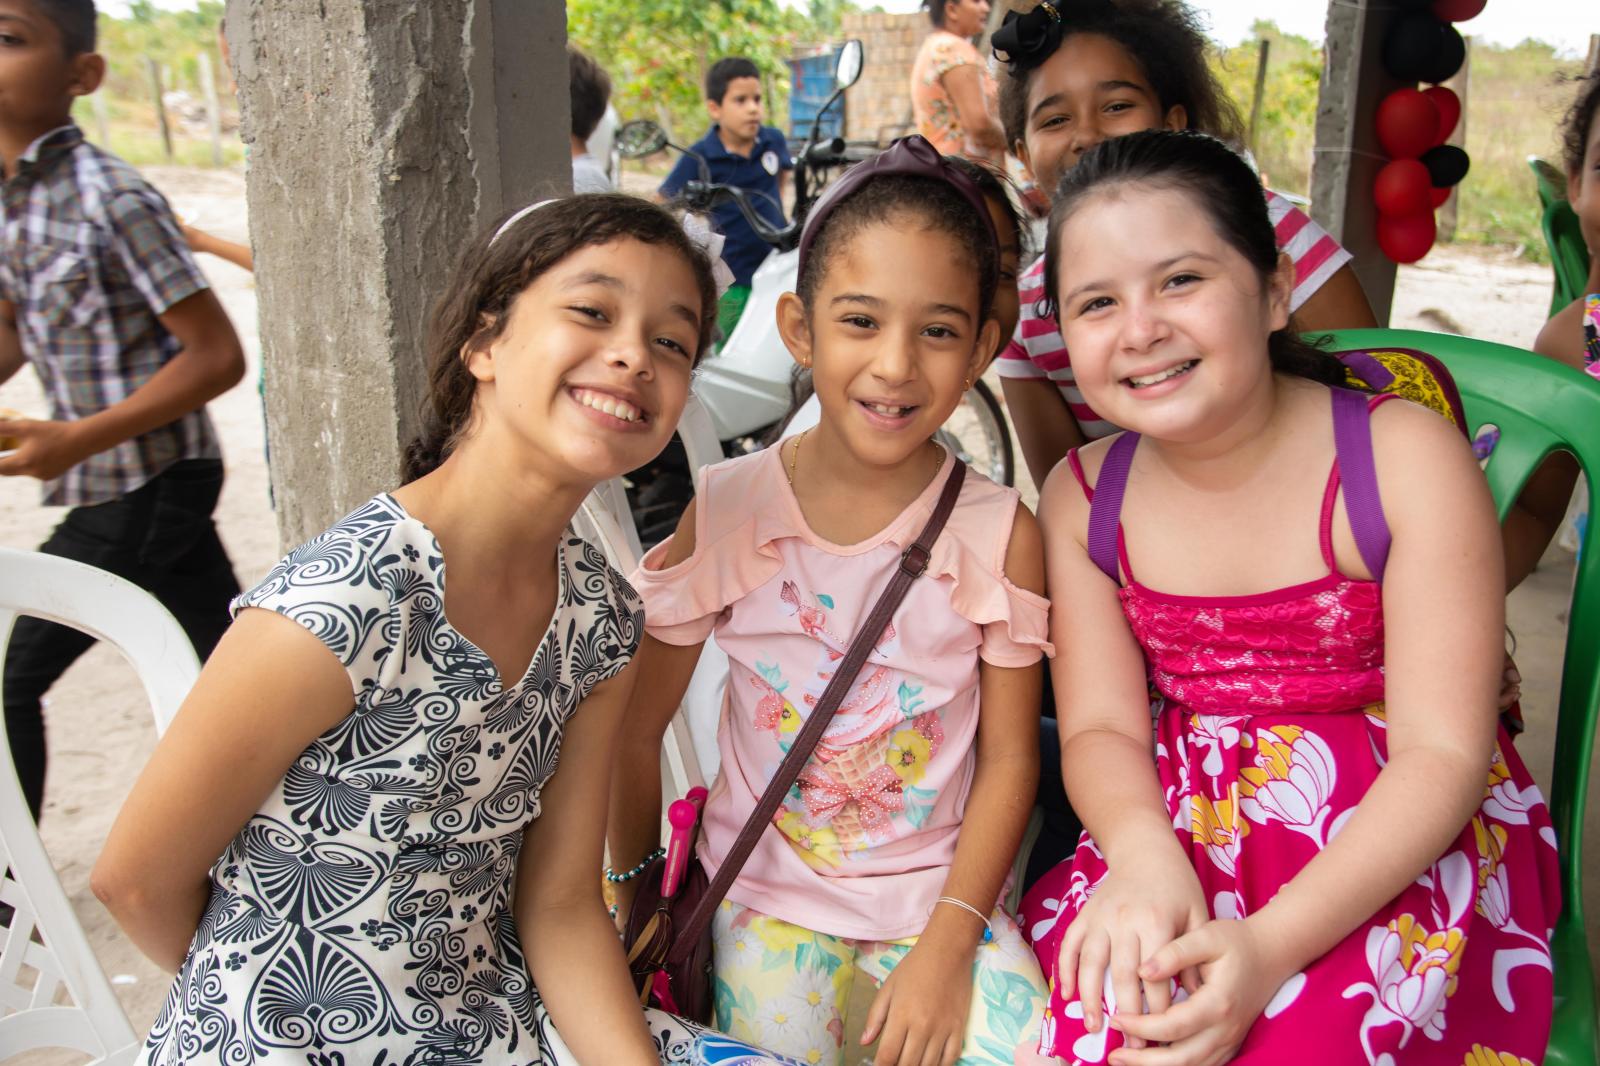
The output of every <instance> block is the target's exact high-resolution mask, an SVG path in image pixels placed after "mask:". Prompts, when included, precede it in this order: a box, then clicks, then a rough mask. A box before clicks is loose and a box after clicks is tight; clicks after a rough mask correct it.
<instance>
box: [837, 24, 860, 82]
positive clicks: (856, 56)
mask: <svg viewBox="0 0 1600 1066" xmlns="http://www.w3.org/2000/svg"><path fill="white" fill-rule="evenodd" d="M864 51H865V50H864V49H863V48H862V46H861V42H860V41H859V40H856V39H855V38H853V37H852V38H851V39H850V40H848V41H846V42H845V43H844V47H842V48H840V49H839V59H838V61H837V62H836V63H835V64H834V67H833V83H834V84H835V85H837V86H838V87H839V88H841V89H848V88H850V86H852V85H854V84H855V83H856V79H858V78H860V77H861V63H862V59H863V58H864Z"/></svg>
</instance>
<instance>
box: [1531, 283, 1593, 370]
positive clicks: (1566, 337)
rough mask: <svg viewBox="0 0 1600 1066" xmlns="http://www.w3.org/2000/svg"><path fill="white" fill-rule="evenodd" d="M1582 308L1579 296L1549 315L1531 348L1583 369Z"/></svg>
mask: <svg viewBox="0 0 1600 1066" xmlns="http://www.w3.org/2000/svg"><path fill="white" fill-rule="evenodd" d="M1583 310H1584V298H1583V297H1581V296H1580V297H1579V298H1578V299H1576V300H1573V301H1572V302H1571V303H1569V304H1568V305H1567V306H1565V307H1563V308H1562V309H1561V310H1559V311H1557V312H1556V313H1555V314H1553V315H1551V316H1550V320H1549V321H1548V322H1546V323H1545V324H1544V326H1543V328H1541V329H1540V330H1539V336H1538V338H1537V339H1535V340H1534V342H1533V350H1534V351H1536V352H1538V353H1539V354H1540V355H1542V356H1545V357H1547V358H1550V359H1554V360H1556V361H1557V362H1559V363H1565V364H1566V365H1568V366H1570V367H1572V368H1573V369H1574V370H1582V369H1583V345H1584V338H1583Z"/></svg>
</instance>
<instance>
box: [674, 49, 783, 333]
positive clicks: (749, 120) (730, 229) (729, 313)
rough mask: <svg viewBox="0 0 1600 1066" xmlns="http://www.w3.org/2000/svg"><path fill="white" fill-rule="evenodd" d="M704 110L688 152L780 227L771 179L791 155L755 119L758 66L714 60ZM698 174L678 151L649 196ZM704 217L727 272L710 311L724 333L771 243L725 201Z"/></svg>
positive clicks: (775, 180)
mask: <svg viewBox="0 0 1600 1066" xmlns="http://www.w3.org/2000/svg"><path fill="white" fill-rule="evenodd" d="M706 111H707V112H708V113H709V114H710V115H711V129H710V130H708V131H707V132H706V135H705V136H704V137H702V138H700V140H698V141H696V142H695V143H694V144H693V145H692V146H691V149H690V150H691V151H692V152H694V153H695V154H696V155H698V156H700V157H701V158H702V159H704V160H705V162H706V167H707V169H708V170H710V172H711V180H712V181H714V182H719V183H722V184H725V185H736V186H738V187H739V188H741V189H745V190H748V191H749V192H750V193H751V194H752V195H751V196H750V198H749V199H750V202H751V205H752V206H753V207H754V208H755V209H756V211H757V213H759V214H760V215H761V217H762V218H765V219H766V220H767V221H768V222H771V223H772V224H773V225H774V226H779V227H781V226H783V225H784V223H785V219H784V215H783V191H782V186H781V183H780V181H779V179H780V177H781V176H782V175H784V174H787V173H788V172H789V171H791V170H793V169H794V160H792V159H790V158H789V145H788V141H787V140H786V139H785V138H784V135H783V133H782V132H781V131H779V130H776V129H774V128H772V127H771V126H763V125H762V124H761V119H762V118H763V115H764V112H763V109H762V104H761V71H760V70H758V69H757V68H756V65H755V64H754V63H752V62H751V61H750V60H748V59H744V58H741V57H738V56H730V57H728V58H727V59H719V60H717V61H716V62H715V63H714V64H712V66H711V69H710V70H709V71H707V72H706ZM699 177H700V164H699V163H698V162H697V161H696V160H695V159H694V158H693V156H689V155H684V156H680V157H679V159H678V163H677V165H676V166H674V167H673V168H672V173H670V174H668V175H667V180H666V181H664V182H662V183H661V187H660V189H658V190H657V195H658V197H659V198H660V199H663V200H665V199H670V198H672V197H674V196H676V195H678V193H680V192H682V191H683V186H684V184H685V183H687V182H690V181H695V180H698V179H699ZM711 218H712V223H713V225H715V226H716V228H717V232H718V233H721V234H722V235H723V236H724V237H725V238H726V243H725V244H724V245H723V247H722V258H723V260H724V261H725V262H726V263H727V264H728V269H729V270H731V271H732V272H733V286H732V287H731V288H729V289H728V291H727V293H726V294H725V295H724V296H723V297H722V303H721V305H720V308H719V310H718V313H717V326H718V328H719V329H720V330H721V332H722V335H723V336H724V337H726V336H727V335H728V334H729V333H731V332H732V331H733V327H734V325H735V324H736V323H737V322H738V321H739V315H740V313H741V312H743V311H744V305H745V303H746V301H748V300H749V299H750V276H751V275H752V274H754V273H755V272H756V267H758V266H760V265H761V261H762V260H764V259H766V257H767V255H768V254H769V253H770V252H771V251H772V246H771V245H769V244H767V242H766V241H764V240H762V239H761V237H760V236H759V235H757V233H756V231H755V230H754V229H752V228H750V223H749V222H747V221H745V218H744V215H742V214H740V213H739V206H738V205H737V204H735V203H733V202H732V201H731V200H725V201H722V202H720V203H718V204H717V205H716V206H715V207H713V208H712V211H711Z"/></svg>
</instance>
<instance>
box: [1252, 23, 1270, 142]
mask: <svg viewBox="0 0 1600 1066" xmlns="http://www.w3.org/2000/svg"><path fill="white" fill-rule="evenodd" d="M1256 44H1257V45H1258V46H1259V48H1260V52H1259V53H1258V54H1257V56H1256V91H1255V95H1254V96H1252V97H1251V98H1250V132H1249V134H1248V136H1247V137H1246V138H1245V143H1247V144H1249V145H1250V151H1251V152H1252V153H1253V152H1254V151H1255V150H1256V127H1257V125H1258V123H1259V122H1260V118H1261V99H1262V97H1263V96H1265V95H1266V91H1267V61H1268V59H1267V57H1268V56H1270V55H1271V54H1272V42H1271V41H1269V40H1267V39H1266V38H1265V37H1262V38H1260V39H1259V40H1258V41H1257V42H1256Z"/></svg>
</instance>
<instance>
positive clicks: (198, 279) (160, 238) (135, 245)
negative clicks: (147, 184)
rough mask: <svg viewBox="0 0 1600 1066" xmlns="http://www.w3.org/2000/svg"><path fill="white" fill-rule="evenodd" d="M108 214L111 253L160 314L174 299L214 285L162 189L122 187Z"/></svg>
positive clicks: (191, 294)
mask: <svg viewBox="0 0 1600 1066" xmlns="http://www.w3.org/2000/svg"><path fill="white" fill-rule="evenodd" d="M107 215H108V216H109V218H110V222H111V243H110V251H111V256H112V258H113V259H115V260H116V261H117V262H118V263H120V264H121V265H122V268H123V269H124V270H126V271H127V274H128V281H129V282H130V283H131V284H132V285H133V287H134V288H136V289H138V290H139V294H140V295H141V296H143V297H144V299H145V302H146V303H148V304H149V305H150V309H151V310H152V311H154V312H155V313H156V314H158V315H164V314H166V313H167V311H168V310H170V309H171V308H172V306H173V305H174V304H178V303H181V302H182V301H184V300H187V299H188V298H189V297H191V296H193V295H194V294H195V293H197V292H200V291H202V290H204V289H208V288H210V287H211V286H210V283H209V282H207V281H206V277H205V275H204V274H202V273H201V272H200V267H199V266H198V265H197V264H196V263H195V261H194V255H193V254H192V253H191V252H190V251H189V242H188V241H186V240H184V239H183V233H182V232H181V231H180V230H179V229H178V220H177V219H176V218H174V217H173V215H172V209H171V208H170V207H168V206H167V201H166V200H165V199H164V198H162V196H161V194H160V193H158V192H156V191H155V190H154V189H122V190H119V191H118V192H117V193H116V194H115V195H114V196H112V197H111V199H110V200H109V202H108V203H107Z"/></svg>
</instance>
